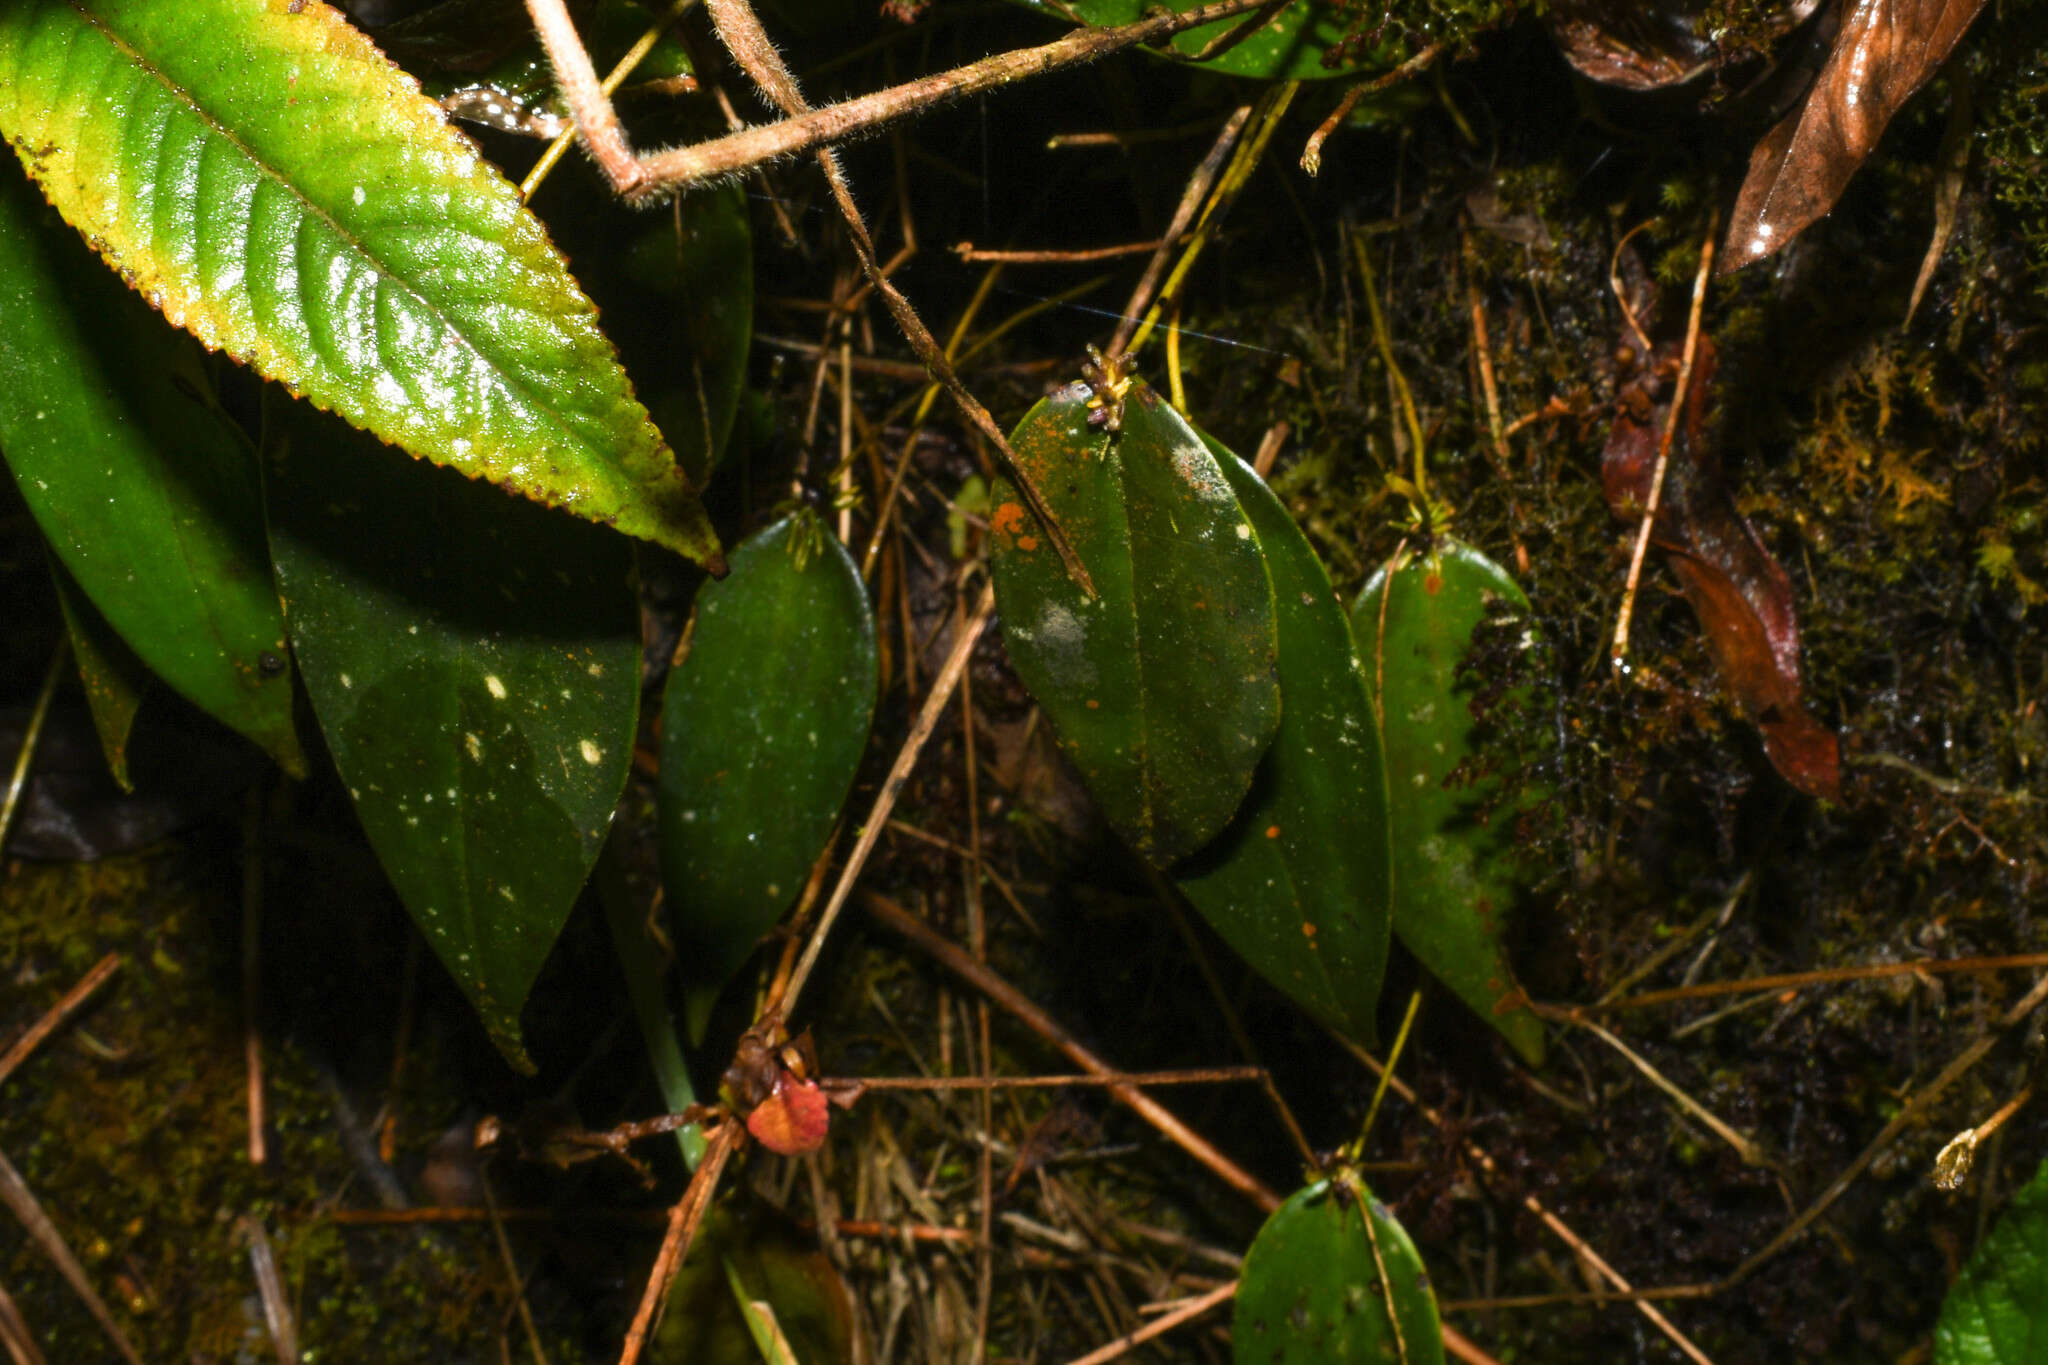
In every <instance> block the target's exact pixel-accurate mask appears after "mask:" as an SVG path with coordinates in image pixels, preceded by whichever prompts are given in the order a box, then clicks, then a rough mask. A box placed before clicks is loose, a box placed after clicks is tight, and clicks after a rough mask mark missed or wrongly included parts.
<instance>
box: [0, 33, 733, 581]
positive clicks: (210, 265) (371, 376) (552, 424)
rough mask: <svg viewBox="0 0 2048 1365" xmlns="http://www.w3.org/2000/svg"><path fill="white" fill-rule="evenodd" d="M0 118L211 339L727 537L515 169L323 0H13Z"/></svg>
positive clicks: (582, 508)
mask: <svg viewBox="0 0 2048 1365" xmlns="http://www.w3.org/2000/svg"><path fill="white" fill-rule="evenodd" d="M0 134H4V135H5V136H6V138H7V140H8V141H9V142H11V143H12V144H13V145H14V148H15V150H16V152H18V153H19V154H20V156H21V159H22V162H23V164H24V165H26V166H27V167H28V170H29V173H30V174H31V175H32V176H33V177H34V178H35V179H36V180H37V181H38V182H39V183H40V185H41V186H42V189H43V192H44V193H45V194H46V195H47V196H48V197H49V198H50V201H51V202H52V203H54V204H55V205H56V206H57V207H58V209H59V210H60V211H62V213H63V214H64V216H65V217H66V218H67V219H69V220H70V222H71V224H72V225H73V226H74V227H76V228H77V229H78V230H79V231H80V232H82V233H84V234H85V236H86V238H87V240H88V241H90V242H91V243H92V244H93V246H94V247H95V248H97V249H98V251H99V252H100V254H101V255H103V256H104V257H106V259H107V261H108V262H109V263H110V264H111V265H113V266H114V267H115V269H117V270H119V271H120V272H121V274H122V276H123V277H124V278H125V279H126V280H127V281H128V282H129V284H130V285H132V286H133V287H134V288H135V289H137V290H138V291H140V292H141V293H142V294H143V295H144V296H145V297H146V298H148V300H149V301H150V302H151V303H152V304H154V305H155V306H156V307H158V308H160V309H162V310H163V313H164V315H165V316H166V317H168V318H169V319H170V320H171V321H172V322H173V323H175V324H176V325H178V326H180V327H183V328H185V329H186V330H188V331H190V332H191V333H192V334H193V335H194V336H196V337H198V338H199V339H200V340H201V341H202V342H204V343H205V344H206V345H207V346H209V347H213V348H218V349H221V350H225V351H227V352H228V353H229V354H231V355H233V356H235V357H236V358H238V359H240V360H242V361H244V362H246V363H248V364H251V365H254V366H255V367H256V368H257V369H259V370H261V371H262V372H263V373H264V374H266V375H269V376H271V377H272V378H275V379H279V380H282V381H283V382H284V383H285V384H286V385H288V386H289V387H291V388H292V389H294V390H295V391H297V392H300V393H303V394H305V395H306V396H307V397H309V398H311V399H312V400H313V401H314V402H315V403H317V404H319V405H320V406H322V407H326V408H331V409H333V410H334V411H336V412H339V413H341V414H342V415H343V416H345V417H346V418H348V419H349V421H351V422H353V423H355V424H356V425H358V426H361V427H364V428H366V429H368V430H370V431H373V432H375V433H377V435H379V436H381V437H383V438H384V439H385V440H387V441H390V442H392V443H393V444H396V445H399V446H401V447H403V448H405V449H406V450H408V451H410V452H412V453H413V454H415V455H419V456H422V457H424V458H426V459H429V460H432V461H434V462H436V463H440V464H448V465H453V466H455V467H456V468H459V469H461V470H462V471H463V472H464V473H466V474H468V475H470V476H471V477H473V478H482V479H488V480H490V481H491V482H493V483H498V484H502V485H503V486H505V487H506V488H508V489H510V490H512V491H514V492H518V493H521V494H523V495H525V496H527V497H530V498H533V499H536V500H538V501H541V502H545V503H549V504H554V505H559V506H564V507H567V508H569V509H571V510H572V511H574V512H575V513H577V514H578V515H580V516H583V517H587V518H590V519H592V520H596V521H603V522H607V523H611V524H614V525H616V526H617V527H618V528H619V529H620V530H622V531H626V532H628V533H629V534H632V535H636V536H642V537H645V538H647V539H650V540H655V541H659V542H661V543H662V544H665V545H668V546H670V547H672V548H674V549H676V550H678V551H680V552H682V553H683V554H686V555H689V556H691V557H692V558H696V559H699V560H705V561H710V560H715V559H716V557H717V552H718V546H717V541H716V538H715V536H714V535H713V534H712V532H711V529H710V527H709V525H708V523H706V522H705V520H704V517H703V511H702V508H701V507H699V505H698V503H697V499H696V496H695V494H694V493H693V492H692V491H691V488H690V486H689V483H688V481H687V479H686V478H685V477H684V475H683V474H682V472H681V471H680V470H679V469H678V467H677V465H676V463H675V459H674V457H673V456H672V455H671V454H670V452H669V449H668V447H667V446H666V445H665V444H663V442H662V440H661V438H660V434H659V433H658V432H657V431H656V430H655V429H654V426H653V424H652V423H651V422H650V421H649V420H648V417H647V413H646V411H645V410H644V409H643V408H642V407H641V406H640V404H639V402H638V401H636V400H635V399H634V397H633V394H632V390H631V387H630V386H629V385H628V384H627V382H626V379H625V375H624V372H623V371H622V370H621V369H620V368H619V364H618V360H617V357H616V356H615V355H614V354H613V352H612V348H611V345H610V343H609V342H607V341H606V340H605V338H604V336H603V334H602V333H600V332H599V331H598V328H597V319H596V315H595V313H594V311H593V310H592V308H591V306H590V302H589V300H587V299H586V298H585V297H584V296H583V293H582V291H581V290H579V289H578V288H577V286H576V283H575V281H574V280H573V279H571V278H570V276H569V273H568V271H567V269H566V268H565V267H564V266H563V264H562V261H561V258H560V257H559V256H558V255H557V254H556V253H555V251H554V249H553V248H552V247H551V246H550V245H549V244H548V241H547V238H546V235H545V234H544V233H543V232H542V230H541V227H540V224H539V223H538V222H537V221H536V220H535V219H534V217H533V216H532V215H531V214H530V213H528V212H527V211H526V210H525V208H524V207H522V206H521V204H520V203H519V196H518V193H517V191H516V190H515V189H514V188H513V187H512V186H511V185H510V184H508V183H506V181H505V180H504V178H503V177H502V176H500V175H499V174H498V172H497V171H496V170H494V169H493V168H492V167H491V166H490V165H489V164H488V163H486V162H485V161H484V160H483V158H482V157H481V156H479V155H478V154H477V152H476V149H475V148H474V147H473V146H472V145H471V144H470V143H469V142H468V141H467V140H466V139H464V138H463V137H461V136H460V135H458V134H457V133H456V132H454V130H452V129H451V128H449V127H448V125H447V121H446V118H445V116H444V115H443V113H442V111H441V110H440V108H439V107H438V106H437V105H435V104H434V103H433V102H432V101H431V100H429V99H427V98H426V97H425V96H424V95H422V94H421V93H420V91H419V87H418V86H417V85H416V84H415V83H414V82H413V80H412V79H411V78H410V77H409V76H406V75H405V74H404V73H403V72H401V71H399V70H398V68H396V67H394V66H392V65H391V64H390V63H389V62H388V61H386V60H385V59H384V57H383V56H382V55H381V54H380V53H379V52H378V51H377V49H376V48H375V47H373V46H372V45H371V44H370V42H369V40H368V39H366V38H364V37H363V36H362V35H361V34H360V33H358V32H356V30H355V29H353V28H351V27H350V26H349V24H348V22H347V20H346V19H344V18H343V17H342V15H341V14H340V12H339V11H337V10H335V9H333V8H331V7H329V6H328V5H326V4H324V3H322V2H321V0H289V2H287V0H79V2H78V3H72V0H13V2H12V3H9V4H5V5H0Z"/></svg>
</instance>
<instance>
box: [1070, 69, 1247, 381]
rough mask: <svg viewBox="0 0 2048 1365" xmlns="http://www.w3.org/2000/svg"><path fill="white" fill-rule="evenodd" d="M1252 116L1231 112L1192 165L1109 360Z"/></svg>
mask: <svg viewBox="0 0 2048 1365" xmlns="http://www.w3.org/2000/svg"><path fill="white" fill-rule="evenodd" d="M1251 116H1252V107H1251V106H1250V105H1249V104H1241V105H1239V106H1238V107H1237V108H1236V109H1234V110H1232V111H1231V114H1230V117H1229V118H1227V119H1225V120H1224V121H1223V127H1222V128H1220V129H1219V130H1217V133H1216V140H1215V141H1214V142H1212V143H1210V144H1209V150H1208V151H1207V152H1206V153H1204V154H1203V156H1202V159H1201V161H1200V162H1199V163H1198V164H1197V165H1196V166H1195V171H1194V174H1193V175H1190V176H1189V177H1188V183H1187V185H1186V187H1185V188H1183V189H1182V190H1181V193H1180V203H1179V204H1178V205H1177V206H1176V207H1175V208H1174V210H1173V219H1172V221H1171V222H1169V223H1168V224H1167V225H1166V231H1165V232H1163V233H1161V234H1160V237H1159V245H1158V247H1157V248H1156V249H1155V250H1154V251H1153V253H1152V259H1151V260H1150V261H1148V262H1146V264H1145V273H1144V274H1143V275H1141V276H1140V277H1139V278H1138V287H1137V288H1135V289H1133V290H1132V291H1131V301H1130V302H1129V303H1127V304H1125V305H1124V311H1123V314H1122V316H1121V317H1120V318H1119V319H1118V320H1117V324H1116V333H1115V335H1113V336H1112V337H1110V340H1109V348H1108V350H1107V351H1105V352H1104V354H1105V355H1107V356H1108V357H1109V358H1110V359H1111V360H1115V359H1117V358H1118V357H1120V356H1121V355H1123V353H1124V347H1126V346H1128V345H1129V344H1130V341H1131V335H1132V333H1134V332H1135V331H1137V328H1138V315H1139V314H1141V313H1143V312H1144V311H1145V306H1146V305H1147V304H1149V303H1150V302H1151V301H1152V295H1153V292H1154V291H1156V290H1157V289H1158V288H1159V281H1160V279H1161V278H1163V277H1164V276H1165V274H1166V262H1167V261H1168V259H1170V257H1171V255H1172V252H1173V247H1174V244H1175V243H1176V242H1178V241H1179V240H1180V239H1181V237H1182V236H1183V235H1184V234H1185V233H1186V232H1187V230H1188V224H1190V223H1192V222H1194V221H1195V213H1196V212H1197V211H1198V210H1199V209H1200V208H1201V207H1202V200H1203V199H1205V198H1207V197H1208V194H1209V188H1210V186H1212V185H1214V184H1215V183H1216V177H1217V176H1219V175H1221V174H1222V173H1223V165H1224V163H1225V162H1226V161H1227V160H1228V159H1229V157H1230V150H1231V148H1233V147H1235V146H1236V145H1237V139H1238V135H1239V134H1241V133H1242V132H1244V126H1245V124H1246V123H1248V122H1250V120H1251Z"/></svg>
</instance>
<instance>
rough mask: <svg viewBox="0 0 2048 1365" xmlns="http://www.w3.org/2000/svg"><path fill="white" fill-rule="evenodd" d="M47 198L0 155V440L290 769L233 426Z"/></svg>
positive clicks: (87, 576)
mask: <svg viewBox="0 0 2048 1365" xmlns="http://www.w3.org/2000/svg"><path fill="white" fill-rule="evenodd" d="M6 22H7V10H6V7H5V6H0V27H4V26H5V24H6ZM5 98H6V96H5V95H0V100H4V99H5ZM47 216H48V210H47V208H46V207H45V206H44V205H43V204H42V203H41V201H39V200H38V199H37V198H36V195H35V191H34V190H32V189H31V188H30V187H29V185H28V183H27V182H26V181H25V180H23V179H22V178H21V177H20V176H19V175H17V174H16V173H15V172H14V170H13V169H12V168H11V167H0V454H4V455H5V456H6V460H7V464H8V466H9V467H10V468H11V469H12V470H13V472H14V479H15V482H16V483H17V484H18V485H19V486H20V488H21V496H22V499H23V501H25V502H27V503H28V506H29V510H30V511H31V512H32V513H34V515H35V518H36V524H37V525H38V526H40V527H41V528H42V531H43V535H44V536H45V537H47V538H48V540H49V542H50V545H51V548H52V549H53V550H54V551H55V553H56V558H57V561H58V562H59V563H60V564H61V565H62V566H63V567H64V569H66V570H68V571H69V572H70V574H71V576H72V577H73V578H74V579H76V580H77V583H78V585H79V587H80V588H82V589H83V590H84V593H85V595H86V596H87V597H88V598H90V599H91V600H92V602H93V604H94V605H95V606H96V607H97V608H98V609H99V611H100V612H101V613H102V614H104V615H105V617H106V618H107V621H108V623H109V624H111V626H112V627H113V629H114V631H115V632H116V633H118V634H119V635H121V636H122V637H123V638H124V639H126V640H127V641H128V643H129V645H130V646H131V647H132V648H133V649H134V650H135V652H136V654H137V655H139V656H140V657H141V659H142V661H143V663H144V664H146V665H147V666H148V667H149V668H150V669H151V670H153V671H154V672H155V673H156V674H157V676H159V677H161V678H162V679H163V680H164V681H165V682H167V683H169V684H170V685H171V686H172V687H173V688H175V689H176V690H177V691H179V692H181V693H183V694H184V695H185V696H186V697H187V698H189V699H190V700H191V701H192V703H193V704H194V705H196V706H198V707H199V708H200V709H201V710H203V711H206V712H207V713H209V714H210V715H212V716H214V717H215V718H216V719H218V720H220V721H221V722H222V723H223V724H225V725H227V726H229V727H231V728H233V729H235V730H239V731H241V732H242V733H243V734H244V735H247V736H248V737H249V738H250V739H252V740H254V741H255V742H256V743H257V744H258V745H260V746H262V747H263V748H264V749H266V750H267V751H269V753H270V755H271V756H272V757H273V758H275V759H276V760H277V761H278V762H279V763H280V764H281V765H283V766H284V767H285V768H286V769H287V770H289V771H291V772H294V773H303V772H304V771H305V759H304V757H303V756H302V755H301V754H300V752H299V740H298V735H297V733H296V732H295V731H294V730H293V729H292V679H291V672H290V670H289V668H288V667H287V666H286V661H287V657H288V651H287V650H286V649H285V642H284V616H283V613H281V612H280V611H279V610H278V605H277V594H276V592H275V591H274V590H273V589H272V587H271V585H270V569H269V563H268V560H269V555H268V553H267V551H266V550H265V547H264V544H263V506H262V501H261V495H260V492H259V490H258V487H257V475H256V463H255V459H254V457H253V456H252V455H251V453H250V451H249V448H248V443H247V441H246V440H245V439H244V438H243V437H242V435H241V433H240V432H238V431H236V430H235V429H234V428H233V426H232V425H231V424H230V423H229V422H228V421H227V419H226V418H225V417H223V416H221V415H220V414H219V413H218V412H217V411H216V410H215V409H214V408H213V407H212V406H211V405H210V404H209V402H208V401H207V399H206V398H205V389H206V386H207V377H206V374H205V370H204V366H203V357H202V356H201V354H200V352H199V349H198V348H197V347H196V346H194V345H193V344H192V343H191V342H190V341H189V340H187V339H186V338H184V337H181V336H179V335H178V334H177V333H175V332H173V331H171V330H170V328H168V327H165V326H164V325H163V323H162V322H161V321H160V320H159V319H157V318H156V317H154V316H152V315H151V313H150V311H149V309H148V308H147V307H146V306H144V305H143V303H142V302H141V300H139V299H137V298H135V297H134V295H132V294H130V293H129V292H128V291H127V290H125V289H123V288H122V287H121V285H120V282H119V281H117V280H116V279H114V277H113V276H111V275H109V274H108V273H107V272H106V271H104V270H102V269H101V268H100V267H99V266H97V265H95V264H94V263H93V260H92V257H91V256H90V255H89V254H88V253H87V252H86V251H85V249H84V248H83V246H81V245H80V243H79V242H78V240H77V238H76V237H74V236H73V235H72V234H71V233H70V232H68V231H66V230H65V229H64V227H63V225H62V224H61V223H57V222H55V221H54V220H50V221H47V222H46V221H43V220H44V219H45V218H46V217H47ZM96 714H97V712H96Z"/></svg>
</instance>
